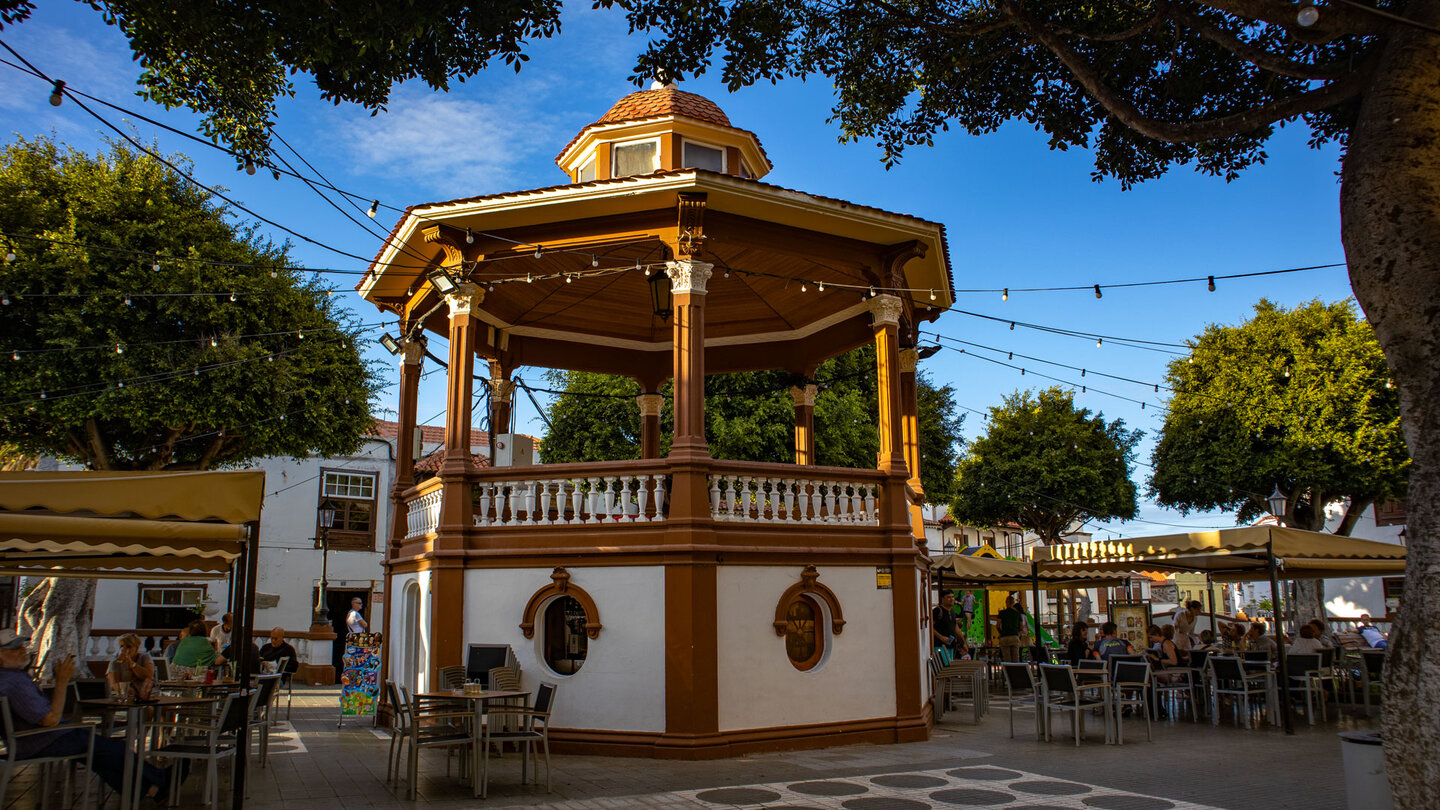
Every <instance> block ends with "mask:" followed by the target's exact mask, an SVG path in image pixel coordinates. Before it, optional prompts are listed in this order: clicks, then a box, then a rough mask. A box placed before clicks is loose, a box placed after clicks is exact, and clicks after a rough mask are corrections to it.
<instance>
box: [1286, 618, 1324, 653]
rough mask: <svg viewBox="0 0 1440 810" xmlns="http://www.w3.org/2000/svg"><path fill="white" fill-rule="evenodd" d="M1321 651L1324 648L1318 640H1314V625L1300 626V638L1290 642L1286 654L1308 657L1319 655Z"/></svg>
mask: <svg viewBox="0 0 1440 810" xmlns="http://www.w3.org/2000/svg"><path fill="white" fill-rule="evenodd" d="M1323 649H1326V647H1325V646H1324V645H1323V644H1321V643H1320V639H1318V638H1316V632H1315V625H1313V624H1302V625H1300V637H1299V638H1297V639H1295V640H1294V641H1292V642H1290V649H1289V650H1287V652H1291V653H1295V654H1296V655H1309V654H1312V653H1314V654H1319V652H1320V651H1321V650H1323Z"/></svg>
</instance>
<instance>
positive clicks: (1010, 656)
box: [996, 596, 1025, 662]
mask: <svg viewBox="0 0 1440 810" xmlns="http://www.w3.org/2000/svg"><path fill="white" fill-rule="evenodd" d="M996 618H997V619H999V621H1000V657H1001V658H1002V659H1004V660H1005V661H1010V662H1014V661H1019V660H1020V625H1021V623H1022V622H1024V621H1025V614H1023V613H1021V612H1020V611H1018V610H1016V609H1015V597H1014V596H1007V597H1005V609H1004V610H1002V611H1000V613H999V614H997V615H996Z"/></svg>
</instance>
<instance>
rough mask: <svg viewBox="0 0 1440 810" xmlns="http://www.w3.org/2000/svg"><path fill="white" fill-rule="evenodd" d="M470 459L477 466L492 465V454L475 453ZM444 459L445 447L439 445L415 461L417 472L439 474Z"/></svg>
mask: <svg viewBox="0 0 1440 810" xmlns="http://www.w3.org/2000/svg"><path fill="white" fill-rule="evenodd" d="M470 460H471V461H473V462H475V466H476V467H489V466H490V456H488V455H484V456H475V455H472V456H470ZM444 461H445V448H443V447H438V448H436V449H435V450H434V451H433V452H431V453H430V454H429V455H427V456H425V457H424V458H422V459H420V460H419V461H417V462H415V472H417V473H431V474H432V475H433V474H439V472H440V465H441V464H442V463H444Z"/></svg>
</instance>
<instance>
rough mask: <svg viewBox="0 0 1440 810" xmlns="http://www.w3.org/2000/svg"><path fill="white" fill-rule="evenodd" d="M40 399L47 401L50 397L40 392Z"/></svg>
mask: <svg viewBox="0 0 1440 810" xmlns="http://www.w3.org/2000/svg"><path fill="white" fill-rule="evenodd" d="M40 398H41V399H49V398H50V395H49V394H47V393H45V392H44V391H43V390H42V391H41V392H40Z"/></svg>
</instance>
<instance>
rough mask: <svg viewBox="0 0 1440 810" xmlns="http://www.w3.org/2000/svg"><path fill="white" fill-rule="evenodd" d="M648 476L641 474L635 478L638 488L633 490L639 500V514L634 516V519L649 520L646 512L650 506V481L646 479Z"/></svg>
mask: <svg viewBox="0 0 1440 810" xmlns="http://www.w3.org/2000/svg"><path fill="white" fill-rule="evenodd" d="M648 478H649V476H648V475H642V476H640V477H639V478H637V479H636V480H638V481H639V482H640V484H639V489H637V490H635V497H636V498H638V499H639V501H640V509H639V514H638V515H637V516H636V519H637V520H640V521H649V520H650V515H649V514H647V511H648V509H649V507H650V487H649V486H648V484H649V483H650V482H649V481H648V480H647V479H648Z"/></svg>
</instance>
